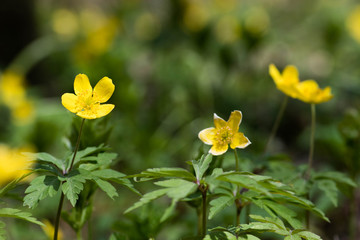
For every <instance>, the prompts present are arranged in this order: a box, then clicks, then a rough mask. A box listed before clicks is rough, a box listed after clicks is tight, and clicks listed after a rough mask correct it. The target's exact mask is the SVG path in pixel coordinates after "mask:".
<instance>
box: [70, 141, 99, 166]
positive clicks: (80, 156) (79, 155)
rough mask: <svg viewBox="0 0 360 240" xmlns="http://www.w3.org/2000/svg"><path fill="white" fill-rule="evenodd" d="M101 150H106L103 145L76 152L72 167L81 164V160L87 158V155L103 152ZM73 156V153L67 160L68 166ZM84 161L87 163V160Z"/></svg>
mask: <svg viewBox="0 0 360 240" xmlns="http://www.w3.org/2000/svg"><path fill="white" fill-rule="evenodd" d="M103 150H106V148H105V147H104V146H103V145H100V146H98V147H87V148H85V149H83V150H81V151H78V152H77V153H76V157H75V159H74V165H76V164H78V163H80V162H82V160H83V158H85V157H86V156H89V155H92V154H95V153H97V152H99V151H103ZM73 156H74V153H72V154H71V155H70V156H69V157H68V158H67V159H68V161H67V162H68V165H69V164H70V162H71V160H72V158H73ZM84 161H89V160H87V159H85V160H84Z"/></svg>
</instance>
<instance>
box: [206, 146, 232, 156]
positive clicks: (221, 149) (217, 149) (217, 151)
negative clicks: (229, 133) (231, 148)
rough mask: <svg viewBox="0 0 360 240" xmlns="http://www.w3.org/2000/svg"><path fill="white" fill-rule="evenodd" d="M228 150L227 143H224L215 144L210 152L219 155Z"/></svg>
mask: <svg viewBox="0 0 360 240" xmlns="http://www.w3.org/2000/svg"><path fill="white" fill-rule="evenodd" d="M227 150H228V145H227V144H224V145H219V144H215V145H213V146H212V147H211V149H210V151H209V153H211V154H212V155H215V156H218V155H221V154H224V153H226V151H227Z"/></svg>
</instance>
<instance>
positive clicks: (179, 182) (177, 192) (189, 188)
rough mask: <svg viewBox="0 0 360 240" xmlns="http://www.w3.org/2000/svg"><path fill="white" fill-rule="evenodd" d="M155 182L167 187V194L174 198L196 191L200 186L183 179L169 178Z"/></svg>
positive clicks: (180, 197)
mask: <svg viewBox="0 0 360 240" xmlns="http://www.w3.org/2000/svg"><path fill="white" fill-rule="evenodd" d="M154 184H155V185H158V186H161V187H166V188H167V192H166V195H168V196H169V197H170V198H174V199H182V198H184V197H186V196H187V195H189V194H191V193H193V192H195V191H196V189H197V187H198V186H197V185H196V184H195V183H193V182H189V181H186V180H183V179H168V180H163V181H159V182H155V183H154Z"/></svg>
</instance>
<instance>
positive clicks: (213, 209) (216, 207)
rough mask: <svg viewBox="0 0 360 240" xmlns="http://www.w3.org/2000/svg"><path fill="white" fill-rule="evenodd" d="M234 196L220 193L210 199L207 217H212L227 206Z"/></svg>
mask: <svg viewBox="0 0 360 240" xmlns="http://www.w3.org/2000/svg"><path fill="white" fill-rule="evenodd" d="M234 200H235V197H234V196H232V195H222V196H220V197H218V198H215V199H213V200H211V201H210V212H209V219H212V218H213V217H214V216H215V215H216V214H217V213H218V212H220V211H221V210H223V209H224V208H225V207H227V206H231V204H232V203H233V202H234Z"/></svg>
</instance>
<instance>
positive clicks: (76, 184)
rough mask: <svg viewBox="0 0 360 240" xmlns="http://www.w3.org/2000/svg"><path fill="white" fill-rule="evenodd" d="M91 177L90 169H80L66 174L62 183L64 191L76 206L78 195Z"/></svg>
mask: <svg viewBox="0 0 360 240" xmlns="http://www.w3.org/2000/svg"><path fill="white" fill-rule="evenodd" d="M87 179H89V176H88V171H84V170H82V171H81V172H80V171H79V170H74V171H71V172H70V173H69V174H68V175H66V176H65V178H64V180H63V181H65V182H64V183H63V185H62V191H63V193H64V194H65V196H66V197H67V199H69V201H70V202H71V205H72V206H73V207H75V204H76V201H77V199H78V195H79V194H80V192H81V190H83V188H84V183H85V182H86V180H87Z"/></svg>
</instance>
